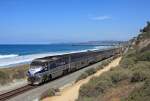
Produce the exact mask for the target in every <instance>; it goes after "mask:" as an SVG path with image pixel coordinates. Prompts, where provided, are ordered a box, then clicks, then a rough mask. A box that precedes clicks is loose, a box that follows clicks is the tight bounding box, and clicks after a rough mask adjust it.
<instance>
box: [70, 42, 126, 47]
mask: <svg viewBox="0 0 150 101" xmlns="http://www.w3.org/2000/svg"><path fill="white" fill-rule="evenodd" d="M124 43H126V41H88V42H81V43H73V44H72V45H98V46H114V45H120V44H124Z"/></svg>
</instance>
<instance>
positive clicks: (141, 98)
mask: <svg viewBox="0 0 150 101" xmlns="http://www.w3.org/2000/svg"><path fill="white" fill-rule="evenodd" d="M129 46H130V47H129V49H128V51H127V52H126V53H125V54H124V55H123V56H122V60H121V62H120V64H119V66H118V67H117V68H115V69H112V70H111V71H108V72H106V73H104V74H102V75H101V76H99V77H95V78H93V79H91V80H90V81H89V83H87V84H85V85H83V86H82V87H81V88H80V92H79V98H78V100H77V101H149V99H150V22H147V25H146V26H145V27H144V28H143V29H141V30H140V34H139V35H138V36H137V37H136V38H134V39H132V42H131V45H129Z"/></svg>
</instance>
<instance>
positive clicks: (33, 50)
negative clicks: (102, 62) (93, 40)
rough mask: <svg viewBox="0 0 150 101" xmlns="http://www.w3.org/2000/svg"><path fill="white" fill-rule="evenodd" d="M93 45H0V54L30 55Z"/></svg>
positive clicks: (83, 48)
mask: <svg viewBox="0 0 150 101" xmlns="http://www.w3.org/2000/svg"><path fill="white" fill-rule="evenodd" d="M94 47H95V46H72V45H71V44H51V45H0V55H10V54H16V55H30V54H38V53H48V52H65V51H80V50H87V49H92V48H94Z"/></svg>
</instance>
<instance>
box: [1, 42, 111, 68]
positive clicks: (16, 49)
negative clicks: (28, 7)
mask: <svg viewBox="0 0 150 101" xmlns="http://www.w3.org/2000/svg"><path fill="white" fill-rule="evenodd" d="M105 48H108V46H94V45H91V46H87V45H82V46H74V45H72V44H50V45H0V68H6V67H10V66H13V65H16V64H22V63H30V62H31V61H32V60H33V59H35V58H40V57H45V56H52V55H58V54H66V53H72V52H82V51H87V50H96V49H105Z"/></svg>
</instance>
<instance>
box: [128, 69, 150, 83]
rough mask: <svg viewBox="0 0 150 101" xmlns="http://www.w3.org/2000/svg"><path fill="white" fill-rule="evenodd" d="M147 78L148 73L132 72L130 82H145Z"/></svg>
mask: <svg viewBox="0 0 150 101" xmlns="http://www.w3.org/2000/svg"><path fill="white" fill-rule="evenodd" d="M147 77H148V73H146V71H138V70H137V71H134V73H133V74H132V77H131V82H141V81H144V80H146V79H147Z"/></svg>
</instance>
